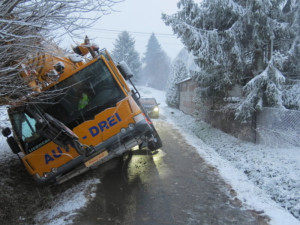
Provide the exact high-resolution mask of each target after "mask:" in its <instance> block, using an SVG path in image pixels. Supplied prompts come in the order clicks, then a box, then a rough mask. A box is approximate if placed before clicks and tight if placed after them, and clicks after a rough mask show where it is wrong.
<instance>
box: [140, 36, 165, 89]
mask: <svg viewBox="0 0 300 225" xmlns="http://www.w3.org/2000/svg"><path fill="white" fill-rule="evenodd" d="M143 62H144V63H145V66H144V68H143V71H142V74H143V79H144V80H145V82H146V84H147V85H149V86H151V87H153V88H157V89H159V90H164V89H166V85H167V80H168V76H169V73H170V59H169V57H168V56H167V54H166V53H165V52H164V51H163V50H162V48H161V46H160V44H159V42H158V40H157V38H156V36H155V35H154V34H153V33H152V34H151V36H150V38H149V41H148V44H147V48H146V53H145V57H144V59H143Z"/></svg>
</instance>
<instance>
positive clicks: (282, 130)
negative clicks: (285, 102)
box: [256, 108, 300, 147]
mask: <svg viewBox="0 0 300 225" xmlns="http://www.w3.org/2000/svg"><path fill="white" fill-rule="evenodd" d="M256 132H257V133H256V140H257V143H260V144H265V145H268V146H272V147H288V146H300V111H296V110H286V109H279V108H263V110H262V111H261V112H259V113H257V117H256Z"/></svg>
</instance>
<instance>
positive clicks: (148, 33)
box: [87, 28, 175, 37]
mask: <svg viewBox="0 0 300 225" xmlns="http://www.w3.org/2000/svg"><path fill="white" fill-rule="evenodd" d="M87 29H90V30H98V31H108V32H118V33H120V32H123V31H124V30H112V29H103V28H87ZM127 32H129V33H132V34H144V35H151V34H152V33H154V34H155V35H160V36H170V37H175V35H174V34H166V33H155V32H151V33H150V32H142V31H127Z"/></svg>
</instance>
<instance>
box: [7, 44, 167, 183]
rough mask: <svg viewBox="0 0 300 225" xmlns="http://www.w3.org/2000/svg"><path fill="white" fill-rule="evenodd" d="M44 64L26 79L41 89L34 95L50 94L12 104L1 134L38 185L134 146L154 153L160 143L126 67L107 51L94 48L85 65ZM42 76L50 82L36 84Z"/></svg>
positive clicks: (65, 177)
mask: <svg viewBox="0 0 300 225" xmlns="http://www.w3.org/2000/svg"><path fill="white" fill-rule="evenodd" d="M88 49H89V51H92V49H91V48H90V47H89V48H88ZM47 62H48V63H47V67H49V69H48V71H47V70H45V71H44V75H42V76H41V74H38V76H37V78H36V79H35V80H30V82H29V83H30V85H32V84H35V85H33V86H34V89H35V90H37V89H38V90H39V93H38V92H37V93H35V95H39V94H44V96H45V93H46V92H47V93H49V97H47V98H43V101H38V102H36V101H30V98H28V99H29V100H27V101H26V103H25V104H22V105H18V106H12V107H10V108H9V109H8V115H9V118H10V122H11V129H9V128H6V129H4V130H3V132H2V133H3V135H4V136H6V137H7V142H8V144H9V145H10V147H11V149H12V150H13V152H14V153H16V154H18V155H19V157H20V158H21V160H22V163H23V164H24V166H25V168H26V169H27V171H28V173H29V174H30V175H32V177H33V178H34V180H35V181H36V182H37V183H39V184H49V183H62V182H64V181H66V180H68V179H70V178H72V177H74V176H77V175H79V174H81V173H83V172H86V171H88V170H89V169H91V168H94V167H96V166H98V165H100V164H103V163H104V162H106V161H108V160H110V159H112V158H114V157H117V156H120V155H122V154H124V153H125V152H127V151H130V150H131V149H132V148H133V147H134V146H136V145H142V144H144V145H147V146H148V147H149V149H150V150H152V151H154V150H156V149H158V148H160V147H161V146H162V142H161V140H160V137H159V135H158V133H157V131H156V130H155V127H154V125H153V124H152V122H151V120H150V118H149V117H148V116H147V114H146V113H145V111H144V109H143V106H142V105H141V103H140V102H139V98H140V95H139V92H138V91H137V89H136V88H135V86H134V85H133V84H132V82H131V80H130V77H131V76H132V74H131V73H130V70H129V69H128V68H127V67H126V65H124V64H123V63H121V64H119V65H116V64H115V63H114V61H113V60H112V58H111V57H110V55H109V53H108V52H107V51H106V50H102V51H99V52H97V53H95V52H93V58H92V59H90V60H88V61H87V62H85V63H82V62H80V63H78V62H74V60H73V61H72V60H71V59H70V58H68V59H60V58H57V59H55V60H52V61H51V65H49V60H48V61H47ZM32 64H33V62H32ZM58 64H60V65H61V66H60V67H59V68H58V66H57V65H58ZM43 68H45V67H43ZM51 71H52V72H51ZM53 71H54V72H53ZM50 75H51V76H52V77H50ZM53 75H55V76H54V77H55V79H53ZM43 76H48V77H46V78H47V79H45V78H43ZM50 78H51V79H50ZM41 79H42V80H45V81H47V82H48V84H46V85H44V86H39V87H38V88H37V86H36V84H38V83H41V82H40V80H41ZM49 79H50V81H49ZM128 82H130V83H131V84H132V85H131V87H133V88H132V89H131V88H130V87H129V85H128ZM11 130H12V132H11Z"/></svg>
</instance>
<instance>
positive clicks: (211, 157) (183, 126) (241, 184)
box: [0, 87, 300, 225]
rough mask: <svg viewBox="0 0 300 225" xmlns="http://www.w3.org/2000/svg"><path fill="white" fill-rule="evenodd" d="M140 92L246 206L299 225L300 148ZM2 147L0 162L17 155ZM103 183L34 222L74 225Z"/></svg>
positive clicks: (78, 190) (73, 194)
mask: <svg viewBox="0 0 300 225" xmlns="http://www.w3.org/2000/svg"><path fill="white" fill-rule="evenodd" d="M138 89H139V90H140V92H141V95H142V96H144V97H155V98H156V99H157V101H158V102H159V103H160V114H161V119H164V120H166V121H167V122H169V123H171V124H173V125H174V127H176V128H177V129H180V131H181V133H182V135H183V136H184V138H185V139H186V141H187V142H188V143H189V144H190V145H192V146H194V147H195V148H196V149H197V151H198V152H199V154H200V155H201V157H202V158H204V159H205V160H206V161H207V162H208V163H210V164H211V165H213V166H215V167H216V168H217V169H218V170H219V172H220V174H221V176H222V177H223V178H224V179H225V180H226V182H228V183H229V184H230V185H231V186H232V188H233V189H234V190H235V191H236V192H237V197H238V198H239V199H240V200H241V201H242V202H243V204H244V207H246V208H249V209H254V210H257V211H263V212H264V213H265V214H266V215H268V216H269V217H270V218H271V222H270V223H271V224H272V225H300V221H299V220H298V219H300V198H299V196H300V148H286V149H275V148H270V147H266V146H262V145H255V144H252V143H248V142H244V141H241V140H238V139H236V138H234V137H232V136H230V135H228V134H225V133H224V132H221V131H220V130H218V129H214V128H212V127H211V126H209V125H208V124H206V123H204V122H202V121H198V120H196V119H195V118H193V117H191V116H189V115H186V114H184V113H182V112H181V111H179V110H176V109H172V108H169V107H167V105H166V103H165V93H164V92H162V91H157V90H155V89H151V88H148V87H139V88H138ZM0 114H1V112H0ZM0 116H1V115H0ZM2 118H3V116H2ZM0 147H1V151H0V163H5V160H7V158H8V157H14V156H13V154H12V153H11V152H10V150H9V149H8V146H7V144H6V141H5V140H4V138H0ZM99 182H100V181H99V180H97V179H91V180H90V181H86V182H85V183H80V184H78V185H77V186H75V187H73V188H72V189H70V190H67V191H65V192H64V193H62V194H60V195H59V196H55V197H54V199H53V204H52V206H50V207H49V208H48V209H44V210H43V211H42V212H41V213H39V215H38V216H37V217H36V218H35V221H36V223H37V224H49V225H53V224H55V225H62V224H71V223H72V218H73V215H75V214H76V210H78V209H79V208H82V207H85V206H86V204H87V203H88V201H89V200H90V199H92V198H94V195H95V188H96V184H97V183H99ZM91 186H92V188H91ZM62 203H63V205H62ZM291 212H293V214H294V215H296V216H298V219H296V218H295V217H294V216H292V214H291Z"/></svg>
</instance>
